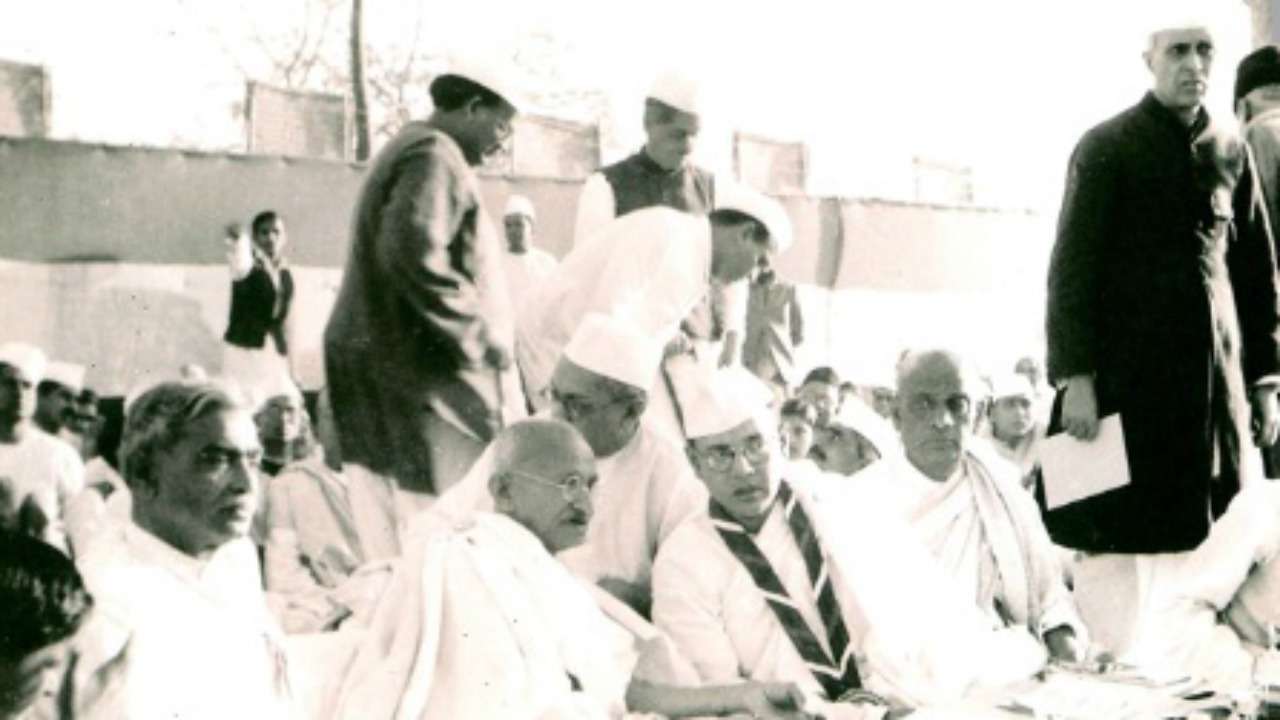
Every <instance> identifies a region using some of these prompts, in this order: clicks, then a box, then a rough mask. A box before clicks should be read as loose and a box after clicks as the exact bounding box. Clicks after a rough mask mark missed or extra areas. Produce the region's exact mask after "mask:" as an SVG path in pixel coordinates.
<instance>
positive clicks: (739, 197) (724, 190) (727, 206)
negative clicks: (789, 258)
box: [716, 182, 792, 255]
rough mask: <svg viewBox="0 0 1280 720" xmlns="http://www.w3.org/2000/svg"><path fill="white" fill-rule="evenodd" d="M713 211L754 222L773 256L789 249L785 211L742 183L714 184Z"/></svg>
mask: <svg viewBox="0 0 1280 720" xmlns="http://www.w3.org/2000/svg"><path fill="white" fill-rule="evenodd" d="M716 209H717V210H736V211H738V212H740V213H742V214H743V215H750V216H751V217H753V218H755V219H756V221H757V222H759V223H760V224H761V225H764V227H765V230H767V231H768V232H769V239H770V242H771V243H772V244H773V246H774V247H775V248H776V252H777V254H779V255H781V254H782V253H784V252H786V251H787V248H789V247H791V240H792V236H791V218H789V217H787V211H786V210H783V209H782V205H781V204H779V203H778V201H777V200H774V199H773V198H771V197H768V196H766V195H765V194H764V193H761V192H758V191H756V190H753V189H751V188H749V187H747V186H746V185H743V184H742V183H736V182H722V183H717V184H716Z"/></svg>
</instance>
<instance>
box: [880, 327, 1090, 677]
mask: <svg viewBox="0 0 1280 720" xmlns="http://www.w3.org/2000/svg"><path fill="white" fill-rule="evenodd" d="M979 387H980V385H979V381H978V380H977V376H976V374H975V373H974V372H973V370H972V368H971V367H970V366H969V365H967V364H966V363H965V362H964V361H963V360H962V359H961V358H960V356H958V355H957V354H955V353H953V352H950V351H947V350H924V351H910V352H907V353H905V354H904V355H903V357H902V359H901V360H900V361H899V363H898V387H897V404H896V406H895V408H894V424H895V425H896V427H897V429H898V433H899V437H900V438H901V441H902V446H903V449H904V451H905V455H904V456H899V457H890V458H887V459H886V461H885V462H882V463H877V465H876V466H873V467H870V468H867V469H866V470H864V471H863V472H862V474H861V478H862V480H861V481H860V483H861V484H863V485H864V489H866V490H867V491H868V492H869V494H871V495H873V496H874V497H876V498H877V501H878V502H881V503H888V504H889V507H893V508H895V509H897V510H900V511H901V512H902V514H903V515H904V516H905V517H906V519H907V520H908V522H909V523H910V525H911V526H913V527H914V528H915V529H916V530H917V531H918V533H919V535H920V537H921V539H923V541H924V543H925V546H926V547H927V548H928V549H929V550H930V551H931V552H932V554H933V555H934V556H935V557H936V558H937V562H938V563H940V564H941V566H942V568H943V570H944V571H945V572H946V573H947V574H948V575H950V576H951V577H952V578H954V580H955V581H956V582H958V583H959V585H960V587H961V588H962V589H963V590H964V592H965V593H966V594H967V595H968V596H969V597H970V598H972V600H973V602H975V603H976V604H977V607H978V608H979V610H980V611H981V612H983V613H984V614H985V615H986V616H987V617H988V618H989V619H990V621H991V622H992V623H993V624H996V625H999V626H1015V627H1026V628H1027V629H1029V630H1030V631H1031V632H1032V633H1033V634H1035V636H1036V637H1038V638H1041V639H1042V640H1043V641H1044V643H1045V644H1046V645H1047V647H1048V649H1049V652H1050V653H1051V654H1052V655H1053V656H1054V657H1057V658H1062V659H1081V658H1082V645H1083V644H1084V641H1085V635H1084V627H1083V625H1082V624H1081V622H1080V620H1079V617H1078V615H1077V612H1076V608H1075V604H1074V602H1073V600H1072V597H1071V593H1070V592H1069V591H1068V590H1067V588H1066V585H1065V584H1064V582H1063V574H1062V567H1061V565H1060V563H1059V561H1058V556H1057V554H1056V551H1055V550H1054V548H1053V545H1052V543H1051V542H1050V540H1049V537H1048V533H1047V532H1046V530H1045V528H1044V523H1043V522H1042V521H1041V519H1040V513H1039V511H1038V509H1037V508H1036V505H1035V502H1034V500H1033V499H1032V497H1031V495H1030V494H1029V493H1027V492H1026V491H1024V490H1023V489H1022V487H1021V486H1020V485H1019V477H1018V473H1017V470H1016V469H1015V468H1013V467H1012V466H1011V465H1009V464H1008V463H1007V462H1006V461H1004V460H1003V459H1001V458H999V457H997V456H996V455H995V453H993V452H991V451H990V449H989V448H987V447H985V446H984V444H982V443H975V442H974V441H973V437H972V435H973V433H972V426H973V417H972V414H973V407H974V403H975V402H976V400H977V399H978V398H979V397H981V390H980V389H979Z"/></svg>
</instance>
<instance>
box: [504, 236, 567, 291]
mask: <svg viewBox="0 0 1280 720" xmlns="http://www.w3.org/2000/svg"><path fill="white" fill-rule="evenodd" d="M556 264H557V263H556V258H555V256H554V255H552V254H551V253H549V252H547V251H546V250H542V249H541V248H536V247H528V248H525V251H524V252H523V253H521V254H519V255H517V254H516V253H513V252H511V251H510V250H508V251H507V252H505V253H503V254H502V267H503V270H504V272H505V274H506V276H507V295H508V296H509V297H510V298H511V302H512V303H515V304H517V305H518V303H520V302H521V301H523V300H524V299H525V298H528V297H532V296H533V294H534V293H536V292H537V291H538V288H540V287H542V286H543V285H544V284H546V282H547V279H548V278H550V277H551V275H552V274H553V273H555V271H556Z"/></svg>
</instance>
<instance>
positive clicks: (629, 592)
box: [430, 314, 706, 615]
mask: <svg viewBox="0 0 1280 720" xmlns="http://www.w3.org/2000/svg"><path fill="white" fill-rule="evenodd" d="M661 356H662V351H661V347H660V346H659V344H658V343H657V342H656V341H655V340H654V339H653V338H649V337H646V336H644V335H642V334H641V333H640V332H639V330H638V329H636V328H635V327H633V326H631V325H629V324H628V323H627V321H626V320H625V319H620V318H615V317H613V316H607V315H600V314H591V315H588V316H586V317H585V318H584V319H583V321H582V323H581V324H580V325H579V326H578V328H577V329H576V330H575V331H574V334H573V338H572V339H571V340H570V342H569V345H568V346H567V347H566V348H565V350H564V353H563V354H562V355H561V357H560V360H559V362H558V363H557V364H556V368H555V372H554V373H553V374H552V376H551V385H550V393H549V394H550V396H551V398H550V399H551V402H552V409H551V411H552V413H553V414H554V415H555V416H556V417H559V418H561V419H563V420H565V421H566V422H568V423H569V424H570V425H573V427H574V428H576V429H577V430H578V432H579V433H580V434H581V435H582V437H583V438H585V439H586V441H587V445H589V446H590V447H591V451H592V452H593V453H594V454H595V459H596V467H597V469H598V471H599V473H600V482H599V483H597V484H596V486H595V487H594V488H593V489H592V490H591V502H592V504H593V505H594V507H595V521H594V522H592V523H591V527H590V529H589V530H588V531H587V538H586V542H584V543H582V544H581V545H579V546H577V547H574V548H572V549H570V550H569V551H567V552H566V553H565V556H564V558H563V560H564V561H565V564H567V565H568V566H569V567H570V568H572V569H573V570H574V572H576V573H578V574H579V575H580V576H582V577H584V578H586V579H589V580H592V581H594V582H598V583H600V584H601V586H603V587H605V588H606V589H608V590H609V591H610V592H612V593H613V594H614V595H616V596H618V597H619V598H621V599H623V600H624V601H625V602H627V603H628V604H629V605H631V606H632V607H633V608H634V609H636V610H637V611H638V612H640V613H641V614H642V615H644V614H647V613H648V608H649V592H650V591H649V573H650V568H651V567H652V564H653V558H654V556H655V555H656V554H657V552H658V548H659V547H660V546H661V544H662V543H663V542H664V541H665V540H666V538H667V537H668V536H669V535H670V534H671V532H672V531H673V530H674V529H675V528H676V527H677V526H678V525H679V524H680V523H681V522H682V521H683V520H684V519H685V518H687V517H689V516H690V515H692V514H693V513H695V512H697V510H698V509H699V508H700V507H701V506H702V505H703V504H704V503H705V502H706V491H705V490H703V488H702V484H701V483H699V482H698V481H697V479H696V478H695V477H694V476H693V470H692V469H691V468H690V467H689V463H688V461H687V460H685V458H684V457H683V455H681V453H680V449H679V448H678V447H676V446H674V445H673V444H672V443H670V442H669V441H668V440H666V438H665V436H663V435H661V434H660V431H659V430H657V429H656V428H655V426H654V424H653V422H652V421H651V420H648V419H646V413H645V410H646V408H647V407H648V403H649V392H648V390H649V389H650V388H652V387H653V385H654V383H655V382H656V381H657V379H658V364H659V362H660V361H661ZM492 455H493V453H492V449H490V450H487V451H486V452H485V454H484V455H482V456H481V457H480V459H479V460H478V461H477V462H476V464H475V465H474V466H473V467H472V469H471V470H470V472H468V474H467V476H466V477H465V478H464V479H463V480H462V482H461V483H459V484H458V485H456V486H454V487H452V488H450V489H449V490H448V491H447V492H445V493H444V494H443V495H441V496H440V499H439V500H438V501H437V502H436V503H435V504H434V505H433V506H431V509H430V512H431V513H432V514H434V515H438V516H442V517H459V516H466V515H468V514H470V513H471V512H474V511H476V510H492V509H493V497H492V495H490V493H489V490H488V482H489V477H490V475H491V474H492Z"/></svg>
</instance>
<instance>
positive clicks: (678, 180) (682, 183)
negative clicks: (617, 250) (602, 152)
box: [600, 149, 724, 339]
mask: <svg viewBox="0 0 1280 720" xmlns="http://www.w3.org/2000/svg"><path fill="white" fill-rule="evenodd" d="M600 174H601V175H604V179H605V180H607V181H609V187H611V188H612V189H613V211H614V215H615V216H618V217H621V216H623V215H626V214H627V213H629V212H632V211H635V210H642V209H644V208H647V207H656V206H665V207H669V208H674V209H676V210H682V211H684V212H687V213H692V214H694V215H704V216H705V215H709V214H710V213H711V211H712V210H714V209H715V176H714V175H712V174H711V173H710V172H708V171H706V170H703V169H702V168H696V167H693V166H691V165H685V166H684V167H682V168H680V169H679V170H675V171H671V170H667V169H666V168H664V167H662V166H661V165H659V164H658V163H656V162H654V161H653V159H652V158H650V157H649V156H648V155H647V154H646V153H645V152H644V150H643V149H642V150H640V152H638V153H635V154H634V155H632V156H630V157H628V158H626V159H624V160H620V161H618V162H616V163H614V164H612V165H609V166H608V167H605V168H602V169H601V170H600ZM713 304H714V305H715V306H716V307H713ZM719 304H720V303H719V302H718V298H717V297H713V296H708V297H707V298H704V300H703V302H701V303H699V304H698V307H696V308H694V310H693V312H692V313H690V315H689V317H688V318H687V319H686V320H685V322H684V323H683V327H684V329H685V332H687V333H689V334H690V335H691V336H693V337H698V338H712V339H719V337H720V336H721V335H722V334H723V332H724V319H723V315H724V313H723V309H722V308H720V307H719Z"/></svg>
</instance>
